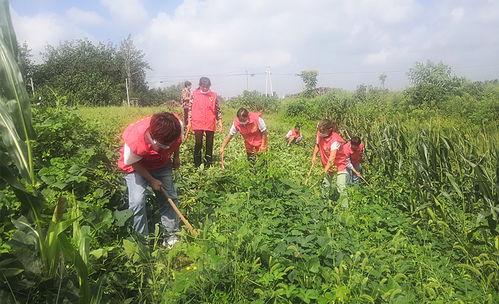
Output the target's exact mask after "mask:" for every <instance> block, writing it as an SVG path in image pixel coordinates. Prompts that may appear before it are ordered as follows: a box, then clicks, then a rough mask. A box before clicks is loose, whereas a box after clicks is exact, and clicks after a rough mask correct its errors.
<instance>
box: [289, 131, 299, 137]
mask: <svg viewBox="0 0 499 304" xmlns="http://www.w3.org/2000/svg"><path fill="white" fill-rule="evenodd" d="M291 137H294V138H298V137H300V132H299V131H298V132H296V131H295V129H291Z"/></svg>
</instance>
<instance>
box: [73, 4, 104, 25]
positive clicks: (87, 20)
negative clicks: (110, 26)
mask: <svg viewBox="0 0 499 304" xmlns="http://www.w3.org/2000/svg"><path fill="white" fill-rule="evenodd" d="M66 15H67V17H68V18H69V19H70V20H72V21H73V22H75V23H78V24H87V25H99V24H103V23H104V19H103V18H102V17H101V16H100V15H99V14H97V13H96V12H93V11H84V10H81V9H78V8H76V7H72V8H70V9H69V10H68V11H67V12H66Z"/></svg>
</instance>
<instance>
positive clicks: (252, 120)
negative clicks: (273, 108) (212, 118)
mask: <svg viewBox="0 0 499 304" xmlns="http://www.w3.org/2000/svg"><path fill="white" fill-rule="evenodd" d="M260 117H262V114H260V113H253V112H250V113H249V117H248V123H247V124H246V125H242V124H241V123H240V122H239V119H237V118H236V119H234V127H235V128H236V130H238V131H239V132H240V133H241V135H242V136H243V138H244V145H245V146H246V152H248V153H258V152H260V150H261V147H262V142H263V133H262V132H261V131H260V129H259V128H258V119H259V118H260Z"/></svg>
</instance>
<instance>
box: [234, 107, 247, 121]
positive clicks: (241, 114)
mask: <svg viewBox="0 0 499 304" xmlns="http://www.w3.org/2000/svg"><path fill="white" fill-rule="evenodd" d="M236 116H237V119H238V120H239V123H240V124H242V125H245V124H247V123H248V121H249V112H248V110H246V109H245V108H239V110H237V114H236Z"/></svg>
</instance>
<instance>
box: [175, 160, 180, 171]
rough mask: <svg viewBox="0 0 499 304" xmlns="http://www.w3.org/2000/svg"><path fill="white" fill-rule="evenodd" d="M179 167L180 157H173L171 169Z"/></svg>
mask: <svg viewBox="0 0 499 304" xmlns="http://www.w3.org/2000/svg"><path fill="white" fill-rule="evenodd" d="M178 168H180V157H174V158H173V169H175V170H178Z"/></svg>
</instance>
